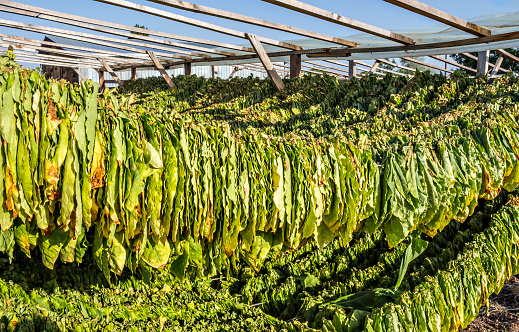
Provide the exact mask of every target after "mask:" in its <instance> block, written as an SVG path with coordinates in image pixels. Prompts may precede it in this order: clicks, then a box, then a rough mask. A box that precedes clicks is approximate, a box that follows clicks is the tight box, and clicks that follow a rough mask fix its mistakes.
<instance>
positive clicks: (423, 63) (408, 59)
mask: <svg viewBox="0 0 519 332" xmlns="http://www.w3.org/2000/svg"><path fill="white" fill-rule="evenodd" d="M401 59H404V60H407V61H409V62H414V63H416V64H419V65H422V66H425V67H429V68H432V69H436V70H439V71H446V72H448V73H451V74H452V73H454V71H452V70H449V69H445V68H440V67H437V66H435V65H431V64H430V63H427V62H423V61H419V60H416V59H413V58H408V57H402V58H401Z"/></svg>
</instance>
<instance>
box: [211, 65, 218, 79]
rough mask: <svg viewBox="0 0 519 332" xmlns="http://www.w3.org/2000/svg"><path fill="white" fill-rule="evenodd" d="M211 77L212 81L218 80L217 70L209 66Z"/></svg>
mask: <svg viewBox="0 0 519 332" xmlns="http://www.w3.org/2000/svg"><path fill="white" fill-rule="evenodd" d="M211 77H212V78H213V79H217V78H218V69H217V68H216V66H211Z"/></svg>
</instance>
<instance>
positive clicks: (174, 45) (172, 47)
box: [0, 0, 235, 57]
mask: <svg viewBox="0 0 519 332" xmlns="http://www.w3.org/2000/svg"><path fill="white" fill-rule="evenodd" d="M2 1H6V0H0V3H1V2H2ZM12 6H14V5H12ZM23 6H27V5H23ZM30 7H32V6H30ZM34 8H36V9H40V10H43V11H45V9H43V8H38V7H34ZM36 9H34V10H36ZM0 11H3V12H8V13H15V14H18V15H24V16H31V17H33V16H34V15H35V14H36V15H37V16H36V17H37V18H40V19H44V20H48V21H53V22H58V23H63V24H68V25H71V26H76V27H79V28H83V29H88V30H92V31H96V32H102V33H107V34H110V35H114V36H120V37H126V38H128V39H132V40H142V41H147V42H151V43H154V44H158V45H153V44H145V43H141V44H142V45H143V46H145V47H149V48H153V49H157V50H162V51H167V52H175V53H180V54H185V55H188V56H197V57H210V56H209V55H207V54H203V53H196V52H192V51H187V50H185V49H196V50H198V51H202V52H205V53H212V54H217V55H226V56H232V55H235V53H231V52H225V51H219V50H215V49H212V48H207V47H202V46H196V45H189V44H187V45H186V44H185V43H179V42H174V41H169V40H164V39H160V38H155V37H149V36H143V35H138V34H134V33H131V32H125V31H120V30H116V29H110V28H104V27H100V26H97V25H94V24H89V23H83V22H79V21H74V20H70V19H66V18H61V17H56V16H51V15H47V14H42V13H37V12H36V13H34V12H32V11H27V10H25V9H24V10H20V9H19V8H14V9H12V8H10V7H5V6H0ZM134 45H135V44H134ZM160 45H163V46H160ZM164 46H167V47H164ZM178 47H180V48H178Z"/></svg>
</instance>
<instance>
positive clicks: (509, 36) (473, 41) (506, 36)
mask: <svg viewBox="0 0 519 332" xmlns="http://www.w3.org/2000/svg"><path fill="white" fill-rule="evenodd" d="M0 21H1V20H0ZM515 39H519V31H515V32H509V33H503V34H499V35H492V36H488V37H478V38H470V39H462V40H456V41H448V42H438V43H430V44H420V45H404V46H383V47H351V48H333V49H331V48H319V49H307V50H297V51H282V52H271V53H268V56H269V57H270V58H276V57H286V56H290V55H292V54H305V55H306V56H307V57H309V58H323V57H328V58H333V57H348V56H351V54H362V53H386V52H402V53H403V52H411V51H424V50H430V51H431V54H434V53H433V52H434V50H435V49H442V52H446V50H445V48H450V47H457V46H469V45H478V44H484V43H493V42H500V41H507V40H515ZM436 54H437V53H436ZM257 58H258V56H257V55H256V54H245V55H238V56H235V57H226V58H211V59H193V60H191V61H190V62H192V63H208V62H213V63H214V62H220V61H234V60H250V59H257ZM377 60H380V59H378V58H377ZM185 62H189V61H179V62H173V63H171V64H170V65H168V66H166V68H171V67H176V66H180V65H183V64H184V63H185ZM370 67H371V66H370Z"/></svg>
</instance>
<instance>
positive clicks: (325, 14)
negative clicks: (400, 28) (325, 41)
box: [262, 0, 414, 45]
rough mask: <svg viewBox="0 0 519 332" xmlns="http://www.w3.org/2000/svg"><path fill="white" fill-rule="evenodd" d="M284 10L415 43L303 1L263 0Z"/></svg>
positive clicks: (387, 37) (396, 40) (393, 39)
mask: <svg viewBox="0 0 519 332" xmlns="http://www.w3.org/2000/svg"><path fill="white" fill-rule="evenodd" d="M262 1H265V2H268V3H271V4H274V5H277V6H280V7H283V8H287V9H290V10H293V11H296V12H299V13H303V14H306V15H310V16H313V17H317V18H319V19H322V20H325V21H328V22H332V23H336V24H340V25H342V26H346V27H348V28H351V29H355V30H359V31H362V32H366V33H369V34H371V35H374V36H378V37H381V38H385V39H388V40H391V41H394V42H397V43H401V44H404V45H412V44H414V41H413V40H412V39H411V38H409V37H405V36H402V35H399V34H397V33H394V32H391V31H388V30H385V29H381V28H378V27H376V26H373V25H370V24H366V23H363V22H359V21H357V20H353V19H350V18H347V17H344V16H341V15H339V14H335V13H332V12H330V11H327V10H324V9H321V8H319V7H315V6H312V5H309V4H306V3H303V2H301V1H297V0H262Z"/></svg>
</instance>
